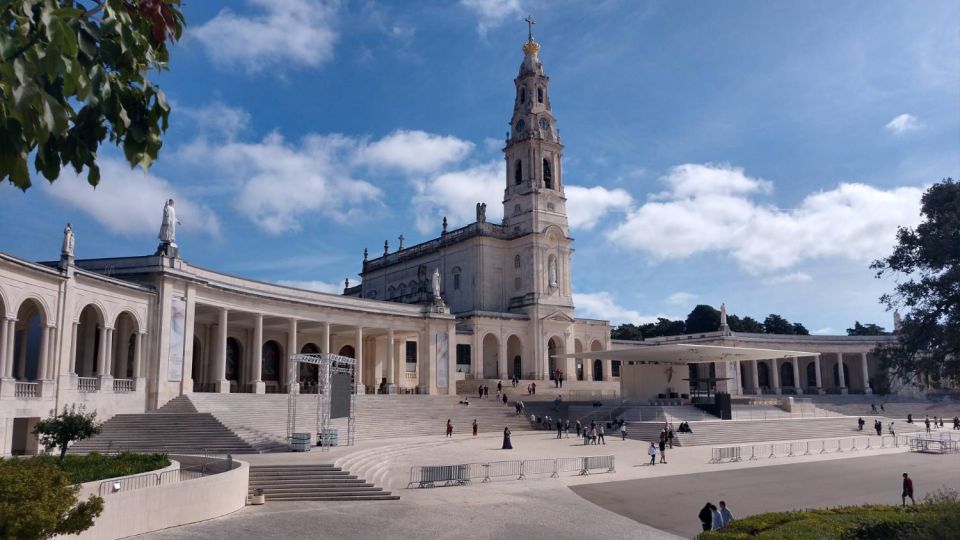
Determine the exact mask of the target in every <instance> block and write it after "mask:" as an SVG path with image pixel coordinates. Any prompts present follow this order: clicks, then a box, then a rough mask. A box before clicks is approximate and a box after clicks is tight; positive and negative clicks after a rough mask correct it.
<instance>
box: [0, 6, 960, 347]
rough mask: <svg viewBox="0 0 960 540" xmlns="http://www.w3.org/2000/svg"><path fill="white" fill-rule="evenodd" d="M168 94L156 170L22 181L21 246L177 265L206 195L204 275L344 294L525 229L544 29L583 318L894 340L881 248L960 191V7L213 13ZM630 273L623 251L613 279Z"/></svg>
mask: <svg viewBox="0 0 960 540" xmlns="http://www.w3.org/2000/svg"><path fill="white" fill-rule="evenodd" d="M185 10H186V17H187V21H188V28H189V29H188V31H187V34H186V37H185V39H184V40H183V41H181V42H180V43H179V44H177V45H176V46H175V48H174V52H173V58H172V62H171V71H170V72H167V73H163V74H160V75H158V76H157V77H156V80H157V81H158V82H159V84H160V85H161V86H162V88H163V89H164V90H165V91H166V92H167V95H168V97H169V99H170V100H171V101H172V102H173V103H174V112H173V118H172V127H171V129H170V131H169V132H168V134H167V136H166V138H165V144H164V148H163V150H162V152H161V158H160V161H159V162H158V163H156V164H155V165H154V166H153V167H152V168H151V170H150V172H149V174H148V175H144V174H143V173H142V172H141V171H139V170H130V169H129V167H127V166H125V165H124V164H123V163H122V161H120V159H119V158H120V154H119V152H117V151H116V150H115V149H108V150H106V151H105V152H104V153H103V154H102V161H103V164H104V179H103V183H102V185H101V186H100V187H99V188H98V189H97V190H96V191H94V190H92V189H90V188H89V187H88V186H86V185H85V184H84V183H83V181H82V180H81V179H78V178H76V177H72V176H70V175H66V176H64V177H63V178H62V179H61V180H59V181H58V182H57V183H55V184H54V185H53V186H52V187H50V186H46V185H42V184H44V183H45V182H44V181H43V180H37V181H36V182H35V183H36V187H34V188H33V189H31V190H29V191H28V192H27V193H26V194H23V193H20V192H19V191H17V190H15V189H14V188H13V187H12V186H10V185H4V186H0V231H3V234H2V235H0V250H3V251H5V252H8V253H12V254H14V255H17V256H21V257H24V258H28V259H37V260H49V259H53V258H55V257H56V256H57V250H58V249H59V245H60V235H61V231H62V229H63V224H64V222H66V221H71V222H73V224H74V228H75V230H76V234H77V256H78V257H80V258H84V257H106V256H120V255H129V254H143V253H149V252H152V251H153V250H154V249H155V247H156V231H157V229H158V227H159V219H160V214H161V208H162V204H163V200H164V199H165V198H167V197H169V196H172V197H174V198H176V199H177V201H178V208H179V210H180V218H181V220H182V221H183V227H182V228H181V230H180V232H179V234H178V240H179V243H180V245H181V252H182V254H183V256H184V258H186V259H187V260H189V261H190V262H192V263H194V264H198V265H201V266H206V267H209V268H213V269H217V270H222V271H226V272H231V273H237V274H241V275H245V276H249V277H252V278H257V279H262V280H267V281H283V282H287V283H297V284H301V285H303V286H309V287H313V288H318V289H321V290H334V289H336V288H337V287H342V283H343V279H344V278H345V277H350V279H351V281H353V282H356V280H357V277H356V274H357V272H358V271H359V269H360V260H361V258H362V252H363V249H364V247H368V248H369V249H370V251H371V253H374V254H376V253H380V252H381V251H382V246H383V241H384V239H388V240H389V241H390V245H391V250H393V249H395V248H396V244H397V237H398V236H399V235H400V234H403V235H404V236H405V237H406V238H407V241H406V244H407V245H412V244H413V243H416V242H419V241H423V240H427V239H429V238H431V237H433V236H435V235H436V234H437V233H438V232H439V230H440V221H441V219H442V216H444V215H446V216H448V217H449V218H450V220H451V225H452V226H458V225H463V224H465V223H467V222H468V221H470V220H471V219H472V215H473V206H474V203H475V202H477V201H481V200H482V201H484V202H487V203H488V205H489V207H490V208H489V209H488V216H491V217H492V218H494V219H498V218H499V216H500V206H501V197H502V189H503V188H502V184H503V181H504V179H503V176H504V175H503V171H502V168H503V159H502V154H501V152H500V149H501V147H502V138H503V135H504V132H505V131H506V130H507V128H508V126H507V123H508V121H509V118H510V113H511V108H512V103H513V101H512V100H513V84H512V79H513V77H515V76H516V73H517V69H518V66H519V63H520V60H521V59H522V52H521V51H520V46H521V44H522V43H523V41H524V40H525V38H526V25H525V23H523V22H522V18H523V17H524V16H526V14H527V13H531V14H532V15H533V16H534V18H535V19H536V20H537V24H536V26H535V29H534V33H535V36H536V39H537V40H538V41H539V42H540V43H541V45H542V52H541V58H542V60H543V62H544V66H545V68H546V70H547V72H548V74H549V75H550V77H551V86H550V92H551V101H552V104H553V110H554V113H555V115H556V116H557V120H558V127H559V128H560V130H561V136H562V138H563V142H564V144H565V145H566V149H565V155H564V176H565V181H566V184H567V197H568V199H569V202H568V212H569V214H570V219H571V226H572V232H571V235H572V236H573V237H574V238H575V240H576V241H575V243H574V247H575V248H576V250H577V251H576V253H575V255H574V266H573V279H574V290H575V292H576V303H577V314H578V315H579V316H584V317H594V318H608V319H611V320H613V321H614V322H623V321H626V322H646V321H648V320H650V319H651V318H653V317H656V316H658V315H662V316H670V317H683V316H685V315H686V313H688V312H689V311H690V309H691V308H692V307H693V306H694V305H695V304H697V303H709V304H712V305H714V306H719V304H720V303H721V302H726V303H727V306H728V309H729V310H730V311H731V312H732V313H737V314H740V315H751V316H754V317H757V318H762V317H764V316H765V315H766V314H768V313H771V312H776V313H780V314H782V315H784V316H785V317H787V318H788V319H790V320H791V321H799V322H802V323H804V324H805V325H806V326H807V327H808V328H809V329H811V330H812V331H819V332H820V333H842V332H843V330H844V329H845V328H847V327H848V326H852V324H853V321H854V320H860V321H861V322H876V323H879V324H881V325H882V326H886V327H888V328H889V327H890V326H891V322H890V321H891V316H890V315H889V314H887V313H885V312H884V311H883V309H882V308H881V307H880V306H879V304H878V303H877V297H878V296H879V295H880V294H881V293H883V292H884V291H885V290H887V289H889V288H890V286H891V284H890V283H889V282H883V281H879V280H876V279H874V278H873V275H872V272H871V271H870V270H869V269H868V264H869V261H870V260H872V259H874V258H876V257H880V256H883V255H884V254H885V253H887V252H889V250H890V248H891V246H892V245H893V241H894V232H895V230H896V226H897V225H913V224H916V223H917V221H918V219H919V214H918V209H919V197H920V194H921V193H922V190H923V187H924V186H925V185H929V184H930V183H932V182H935V181H937V180H939V179H940V178H943V177H947V176H952V177H954V178H957V177H958V176H960V34H958V33H957V32H956V21H957V20H960V5H958V4H957V3H956V2H934V1H929V2H894V1H885V2H866V1H865V2H853V1H842V2H835V1H831V2H826V1H811V2H785V1H782V2H781V1H776V2H770V1H756V2H751V1H738V2H666V1H663V2H658V1H654V2H641V1H601V2H589V3H587V2H576V1H572V0H571V1H563V0H554V1H550V2H547V1H545V0H534V1H526V0H500V1H496V0H463V1H460V2H456V1H450V2H415V1H403V2H399V1H398V2H385V1H380V2H376V1H368V2H349V1H344V2H325V1H321V0H236V1H232V2H214V1H204V2H188V3H187V5H186V7H185ZM598 261H602V264H597V263H598Z"/></svg>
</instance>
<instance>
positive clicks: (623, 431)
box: [620, 424, 627, 441]
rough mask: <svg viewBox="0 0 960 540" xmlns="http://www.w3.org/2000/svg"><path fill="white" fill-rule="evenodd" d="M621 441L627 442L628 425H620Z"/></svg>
mask: <svg viewBox="0 0 960 540" xmlns="http://www.w3.org/2000/svg"><path fill="white" fill-rule="evenodd" d="M620 440H621V441H625V440H627V425H626V424H620Z"/></svg>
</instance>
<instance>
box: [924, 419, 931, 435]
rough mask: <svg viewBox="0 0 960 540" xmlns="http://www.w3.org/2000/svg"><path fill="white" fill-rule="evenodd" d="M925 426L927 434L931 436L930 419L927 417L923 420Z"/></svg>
mask: <svg viewBox="0 0 960 540" xmlns="http://www.w3.org/2000/svg"><path fill="white" fill-rule="evenodd" d="M923 425H924V426H926V427H927V434H928V435H929V434H930V417H929V416H927V417H926V418H924V419H923Z"/></svg>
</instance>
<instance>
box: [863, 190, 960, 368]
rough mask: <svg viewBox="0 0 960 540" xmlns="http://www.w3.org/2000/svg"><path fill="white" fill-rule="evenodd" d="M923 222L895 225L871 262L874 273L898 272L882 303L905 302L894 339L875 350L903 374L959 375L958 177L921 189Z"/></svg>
mask: <svg viewBox="0 0 960 540" xmlns="http://www.w3.org/2000/svg"><path fill="white" fill-rule="evenodd" d="M920 214H921V216H922V217H923V220H922V222H921V223H920V224H919V225H917V227H916V228H915V229H911V228H908V227H901V228H900V229H898V230H897V245H896V246H895V247H894V249H893V253H891V254H890V256H888V257H886V258H884V259H879V260H876V261H874V262H873V264H872V265H871V266H870V267H871V268H873V269H874V270H876V271H877V274H876V275H877V277H878V278H879V277H883V276H885V275H891V274H892V275H894V276H896V277H897V278H898V280H897V285H896V286H895V287H894V290H893V292H892V293H887V294H884V295H883V296H881V297H880V302H881V303H882V304H884V305H885V306H886V307H887V309H894V308H905V309H906V310H907V314H906V315H905V316H904V317H903V320H902V322H901V325H900V332H899V334H898V339H897V343H896V344H893V345H888V346H882V347H879V348H878V349H877V354H878V356H880V358H881V359H882V360H883V362H884V365H886V366H887V367H888V368H890V369H891V370H892V371H893V372H894V373H895V374H897V375H900V376H901V377H905V378H914V377H916V376H926V377H929V378H931V379H934V380H935V381H936V380H939V379H941V378H942V377H946V378H948V379H950V380H953V381H957V380H958V379H960V183H957V182H955V181H953V180H952V179H950V178H947V179H945V180H942V181H940V182H939V183H937V184H934V185H932V186H930V188H929V189H928V190H927V191H926V193H924V194H923V198H922V199H921V205H920Z"/></svg>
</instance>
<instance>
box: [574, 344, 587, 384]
mask: <svg viewBox="0 0 960 540" xmlns="http://www.w3.org/2000/svg"><path fill="white" fill-rule="evenodd" d="M573 352H575V353H582V352H583V342H582V341H580V340H579V339H575V340H573ZM574 362H575V365H576V367H575V368H574V371H575V373H576V377H577V380H578V381H582V380H583V377H584V376H585V374H584V369H583V358H577V359H575V360H574Z"/></svg>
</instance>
